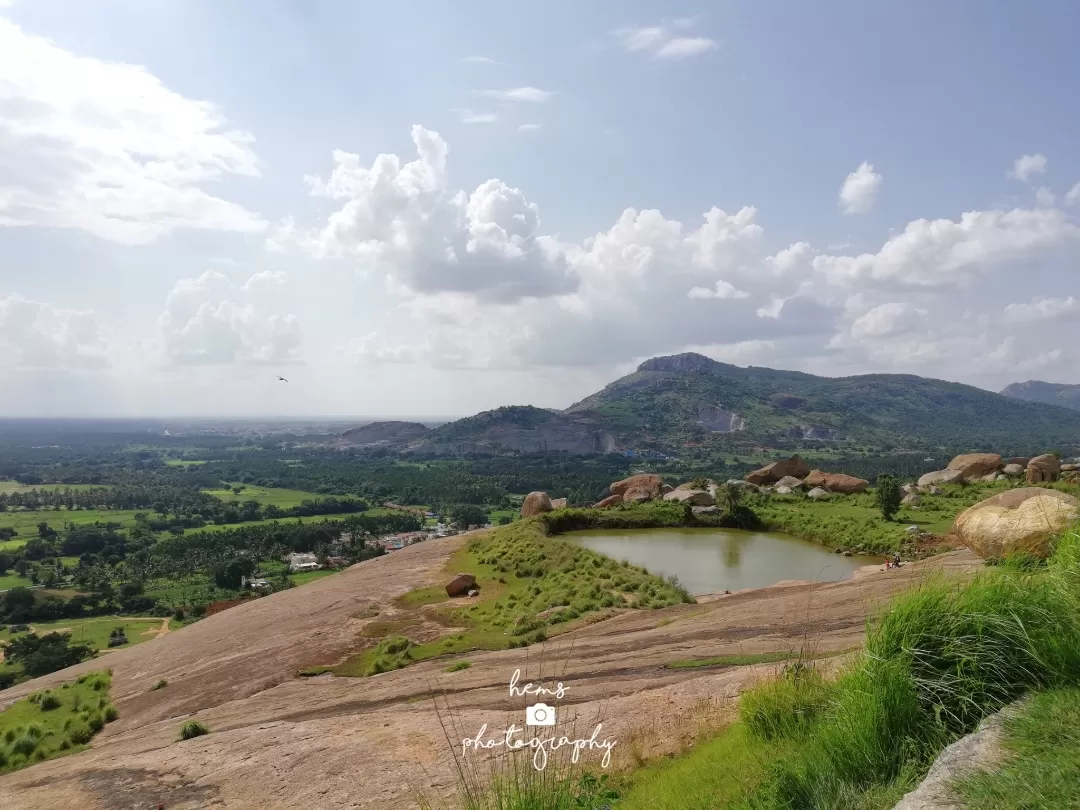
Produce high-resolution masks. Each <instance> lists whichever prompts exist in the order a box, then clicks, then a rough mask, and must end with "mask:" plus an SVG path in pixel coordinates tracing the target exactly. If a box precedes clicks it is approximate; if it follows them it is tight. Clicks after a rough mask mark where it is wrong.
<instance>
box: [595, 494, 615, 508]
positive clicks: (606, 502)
mask: <svg viewBox="0 0 1080 810" xmlns="http://www.w3.org/2000/svg"><path fill="white" fill-rule="evenodd" d="M620 503H622V495H608V496H607V497H606V498H604V499H603V500H601V501H597V502H596V503H594V504H593V509H610V508H611V507H613V506H616V505H618V504H620Z"/></svg>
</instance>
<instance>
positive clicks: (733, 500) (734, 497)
mask: <svg viewBox="0 0 1080 810" xmlns="http://www.w3.org/2000/svg"><path fill="white" fill-rule="evenodd" d="M742 497H743V491H742V487H735V486H732V485H731V484H721V485H720V486H718V487H717V488H716V505H717V506H719V507H721V508H723V510H724V511H725V512H727V513H728V514H731V513H732V512H734V511H735V510H736V509H737V508H738V506H739V504H740V503H742Z"/></svg>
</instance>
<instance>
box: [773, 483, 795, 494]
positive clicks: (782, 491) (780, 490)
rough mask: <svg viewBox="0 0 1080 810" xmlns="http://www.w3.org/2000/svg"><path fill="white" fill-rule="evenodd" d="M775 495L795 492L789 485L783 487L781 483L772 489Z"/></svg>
mask: <svg viewBox="0 0 1080 810" xmlns="http://www.w3.org/2000/svg"><path fill="white" fill-rule="evenodd" d="M773 492H775V493H776V494H777V495H791V494H792V493H794V492H795V490H793V489H792V488H791V487H785V486H783V485H782V484H777V485H776V489H774V490H773Z"/></svg>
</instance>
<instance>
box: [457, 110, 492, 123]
mask: <svg viewBox="0 0 1080 810" xmlns="http://www.w3.org/2000/svg"><path fill="white" fill-rule="evenodd" d="M459 112H460V115H461V123H463V124H494V123H495V122H496V121H498V120H499V116H497V115H495V113H476V112H473V111H472V110H460V111H459Z"/></svg>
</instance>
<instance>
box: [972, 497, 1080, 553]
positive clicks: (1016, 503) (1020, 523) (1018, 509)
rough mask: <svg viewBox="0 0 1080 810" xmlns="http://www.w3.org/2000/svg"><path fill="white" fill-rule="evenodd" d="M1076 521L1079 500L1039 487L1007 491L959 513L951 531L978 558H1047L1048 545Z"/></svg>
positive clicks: (1079, 509)
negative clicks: (1011, 556)
mask: <svg viewBox="0 0 1080 810" xmlns="http://www.w3.org/2000/svg"><path fill="white" fill-rule="evenodd" d="M1077 518H1080V500H1077V499H1076V498H1074V497H1073V496H1071V495H1066V494H1065V493H1064V492H1058V491H1057V490H1054V489H1044V488H1042V487H1022V488H1019V489H1010V490H1007V491H1006V492H1002V493H1000V494H998V495H995V496H994V497H992V498H987V499H986V500H985V501H980V502H979V503H977V504H975V505H974V506H972V507H969V508H968V509H965V510H964V511H963V512H961V513H960V514H959V515H958V516H957V518H956V523H955V525H954V531H955V532H956V534H957V536H958V537H959V538H960V540H961V542H963V544H964V545H965V546H967V547H968V548H970V549H971V550H972V551H974V552H975V553H976V554H978V555H979V556H980V557H984V558H986V559H1000V558H1001V557H1004V556H1006V555H1008V554H1012V553H1016V552H1024V553H1027V554H1033V555H1035V556H1037V557H1046V556H1049V554H1050V552H1051V551H1052V547H1051V541H1052V539H1053V537H1054V536H1055V535H1056V534H1058V533H1059V532H1061V531H1062V530H1063V529H1064V528H1065V527H1066V526H1068V524H1069V523H1070V522H1071V521H1073V520H1076V519H1077Z"/></svg>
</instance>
